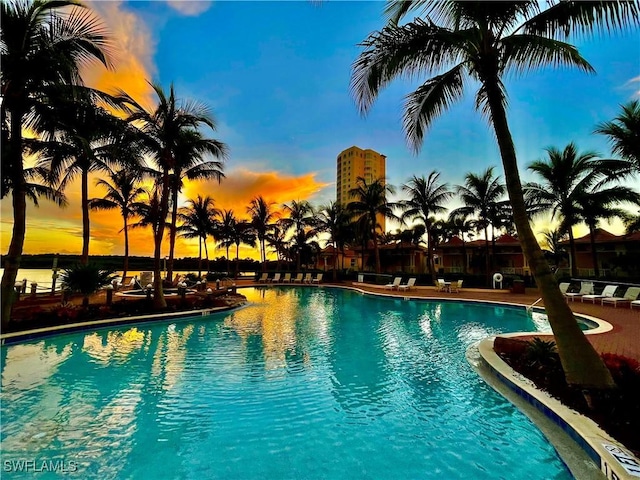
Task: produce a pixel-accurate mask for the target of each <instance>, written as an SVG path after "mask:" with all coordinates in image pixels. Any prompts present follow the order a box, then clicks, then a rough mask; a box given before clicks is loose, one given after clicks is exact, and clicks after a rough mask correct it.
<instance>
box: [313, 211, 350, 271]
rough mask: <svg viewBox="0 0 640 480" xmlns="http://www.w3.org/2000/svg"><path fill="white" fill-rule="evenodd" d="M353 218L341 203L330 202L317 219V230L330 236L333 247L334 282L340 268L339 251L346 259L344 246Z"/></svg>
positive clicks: (329, 241) (318, 214)
mask: <svg viewBox="0 0 640 480" xmlns="http://www.w3.org/2000/svg"><path fill="white" fill-rule="evenodd" d="M350 222H351V216H350V215H349V212H348V211H347V209H346V208H345V207H344V205H342V204H341V203H337V202H329V203H328V204H327V205H325V206H322V207H320V208H319V210H318V212H317V217H316V229H317V230H318V232H324V233H327V234H329V239H328V240H327V243H328V244H329V243H330V244H331V245H332V246H333V267H332V271H333V280H334V281H335V280H336V270H337V268H338V250H340V251H341V252H342V258H343V259H344V245H345V243H346V241H347V239H348V236H347V235H348V233H347V232H348V228H349V224H350Z"/></svg>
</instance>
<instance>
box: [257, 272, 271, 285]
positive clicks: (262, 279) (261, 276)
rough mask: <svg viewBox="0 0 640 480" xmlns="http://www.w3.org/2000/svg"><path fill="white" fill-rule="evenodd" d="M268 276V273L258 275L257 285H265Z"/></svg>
mask: <svg viewBox="0 0 640 480" xmlns="http://www.w3.org/2000/svg"><path fill="white" fill-rule="evenodd" d="M268 276H269V274H268V273H263V274H262V275H260V278H259V279H258V283H267V277H268Z"/></svg>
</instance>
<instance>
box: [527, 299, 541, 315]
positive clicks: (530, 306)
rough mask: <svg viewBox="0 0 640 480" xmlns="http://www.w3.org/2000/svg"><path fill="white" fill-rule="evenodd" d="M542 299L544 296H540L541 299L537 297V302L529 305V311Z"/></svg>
mask: <svg viewBox="0 0 640 480" xmlns="http://www.w3.org/2000/svg"><path fill="white" fill-rule="evenodd" d="M541 300H542V297H540V298H539V299H537V300H536V301H535V302H533V303H532V304H531V305H529V306H528V307H527V313H529V312H531V311H532V310H533V307H535V306H536V304H537V303H538V302H540V301H541Z"/></svg>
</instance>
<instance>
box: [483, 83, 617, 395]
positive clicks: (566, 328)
mask: <svg viewBox="0 0 640 480" xmlns="http://www.w3.org/2000/svg"><path fill="white" fill-rule="evenodd" d="M485 86H486V87H487V97H488V103H489V108H490V111H491V120H492V124H493V127H494V131H495V134H496V137H497V140H498V146H499V148H500V155H501V157H502V165H503V167H504V174H505V179H506V184H507V191H508V192H509V199H510V201H511V206H512V209H513V217H514V221H515V222H514V223H515V225H516V229H517V232H518V238H519V240H520V245H521V246H522V250H523V251H524V254H525V256H526V258H527V261H528V262H529V266H530V267H531V270H532V272H533V276H534V277H535V280H536V283H537V285H538V287H539V288H540V292H541V294H542V299H543V300H544V306H545V310H546V311H547V316H548V318H549V323H550V325H551V328H552V331H553V334H554V337H555V341H556V345H557V348H558V353H559V355H560V361H561V363H562V368H563V370H564V373H565V377H566V380H567V383H568V384H569V385H572V386H579V387H582V388H594V389H606V388H612V387H615V383H614V381H613V378H612V377H611V373H610V372H609V370H608V369H607V367H606V366H605V364H604V362H603V361H602V359H601V358H600V356H599V355H598V353H597V352H596V351H595V349H594V348H593V346H592V345H591V344H590V343H589V341H588V340H587V338H586V337H585V335H584V334H583V333H582V331H581V330H580V327H579V326H578V322H576V320H575V318H574V316H573V312H572V311H571V309H570V308H569V305H568V304H567V303H566V301H565V299H564V298H563V296H562V294H561V293H560V289H559V288H558V283H557V282H556V278H555V276H554V275H553V273H552V272H551V269H550V268H549V264H548V263H547V261H546V260H545V258H544V256H543V254H542V250H541V248H540V246H539V245H538V242H537V240H536V238H535V236H534V234H533V231H532V230H531V225H530V223H529V218H528V216H527V210H526V208H525V203H524V195H523V192H522V183H521V181H520V174H519V172H518V162H517V158H516V152H515V147H514V145H513V139H512V137H511V132H510V131H509V125H508V123H507V115H506V112H505V110H504V106H503V103H502V96H501V92H500V89H499V87H498V85H497V82H496V81H495V80H494V81H487V82H485Z"/></svg>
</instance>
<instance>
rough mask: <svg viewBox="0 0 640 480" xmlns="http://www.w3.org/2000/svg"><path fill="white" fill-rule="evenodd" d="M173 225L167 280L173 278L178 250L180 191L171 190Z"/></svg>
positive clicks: (170, 237) (171, 228) (173, 188)
mask: <svg viewBox="0 0 640 480" xmlns="http://www.w3.org/2000/svg"><path fill="white" fill-rule="evenodd" d="M171 200H172V204H171V224H170V226H169V262H168V265H167V278H168V279H171V278H172V277H173V256H174V253H175V249H176V232H177V227H176V223H177V221H178V189H177V187H172V188H171Z"/></svg>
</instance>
